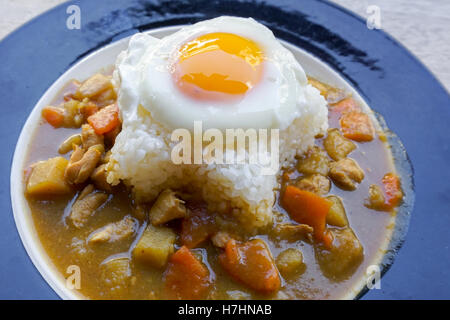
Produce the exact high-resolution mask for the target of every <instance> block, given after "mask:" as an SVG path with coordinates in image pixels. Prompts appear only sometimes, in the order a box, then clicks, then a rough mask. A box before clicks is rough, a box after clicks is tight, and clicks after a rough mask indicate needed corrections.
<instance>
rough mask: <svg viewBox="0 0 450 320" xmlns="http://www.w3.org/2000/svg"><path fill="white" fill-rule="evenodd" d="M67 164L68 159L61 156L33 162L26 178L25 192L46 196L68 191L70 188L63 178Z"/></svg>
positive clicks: (31, 194)
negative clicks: (29, 173)
mask: <svg viewBox="0 0 450 320" xmlns="http://www.w3.org/2000/svg"><path fill="white" fill-rule="evenodd" d="M67 164H68V161H67V160H66V159H64V158H63V157H55V158H51V159H48V160H46V161H39V162H37V163H35V164H34V165H33V166H32V171H31V175H30V177H29V179H28V183H27V189H26V190H27V194H29V195H30V196H37V197H47V196H52V195H61V194H66V193H69V192H70V191H71V188H70V186H69V185H68V184H67V182H66V180H65V179H64V172H65V170H66V167H67Z"/></svg>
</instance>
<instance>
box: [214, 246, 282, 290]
mask: <svg viewBox="0 0 450 320" xmlns="http://www.w3.org/2000/svg"><path fill="white" fill-rule="evenodd" d="M219 261H220V264H221V265H222V267H223V268H224V269H225V270H226V271H227V272H228V273H229V274H230V276H231V277H233V279H235V280H236V281H238V282H241V283H243V284H245V285H246V286H248V287H250V288H252V289H254V290H256V291H259V292H261V293H266V294H269V293H272V292H274V291H277V290H278V289H279V288H280V285H281V282H280V276H279V274H278V269H277V267H276V266H275V263H274V261H273V258H272V255H271V254H270V251H269V249H268V248H267V246H266V244H265V242H264V241H262V240H260V239H254V240H250V241H248V242H245V243H240V242H236V241H235V240H234V239H231V240H229V241H228V242H227V244H226V246H225V251H224V252H223V253H221V254H220V255H219Z"/></svg>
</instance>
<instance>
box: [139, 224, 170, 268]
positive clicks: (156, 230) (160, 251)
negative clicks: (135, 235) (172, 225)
mask: <svg viewBox="0 0 450 320" xmlns="http://www.w3.org/2000/svg"><path fill="white" fill-rule="evenodd" d="M175 240H176V234H175V232H173V231H172V230H171V229H169V228H166V227H155V226H153V225H152V224H149V225H148V226H147V228H146V229H145V231H144V233H143V234H142V236H141V238H140V239H139V242H138V243H137V245H136V247H135V248H134V249H133V255H134V257H135V258H136V259H137V260H139V261H141V262H144V263H147V264H149V265H151V266H153V267H155V268H162V267H164V266H165V265H166V263H167V259H168V258H169V255H170V254H172V253H173V251H174V247H173V245H174V243H175Z"/></svg>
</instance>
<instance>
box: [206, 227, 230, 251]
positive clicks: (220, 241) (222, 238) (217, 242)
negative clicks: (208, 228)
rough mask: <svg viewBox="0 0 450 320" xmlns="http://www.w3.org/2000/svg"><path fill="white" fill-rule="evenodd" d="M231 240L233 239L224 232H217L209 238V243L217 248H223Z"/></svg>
mask: <svg viewBox="0 0 450 320" xmlns="http://www.w3.org/2000/svg"><path fill="white" fill-rule="evenodd" d="M231 239H233V237H232V236H231V235H230V234H229V233H228V232H225V231H219V232H217V233H216V234H214V235H213V236H212V237H211V242H212V243H213V245H214V246H216V247H217V248H222V249H223V248H225V246H226V244H227V242H228V241H230V240H231Z"/></svg>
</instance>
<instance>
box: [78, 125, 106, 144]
mask: <svg viewBox="0 0 450 320" xmlns="http://www.w3.org/2000/svg"><path fill="white" fill-rule="evenodd" d="M81 141H82V143H83V148H84V150H88V149H89V148H90V147H92V146H95V145H97V144H100V145H103V135H101V134H97V133H95V131H94V128H92V127H91V125H89V124H83V125H82V126H81Z"/></svg>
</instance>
